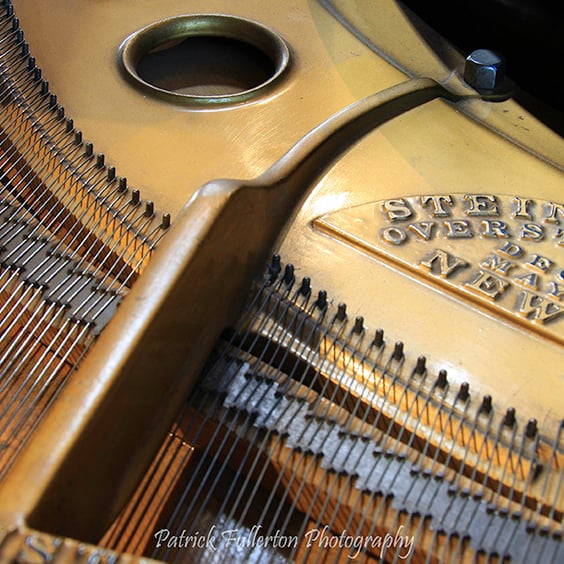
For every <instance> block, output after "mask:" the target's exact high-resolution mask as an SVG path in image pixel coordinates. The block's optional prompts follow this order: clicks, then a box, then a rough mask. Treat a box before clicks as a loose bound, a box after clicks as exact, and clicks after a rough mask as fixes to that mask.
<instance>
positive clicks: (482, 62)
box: [464, 49, 505, 90]
mask: <svg viewBox="0 0 564 564" xmlns="http://www.w3.org/2000/svg"><path fill="white" fill-rule="evenodd" d="M464 80H465V81H466V82H467V83H468V84H469V85H470V86H472V87H473V88H475V89H476V90H496V88H499V87H500V85H501V84H502V83H503V82H504V81H505V61H504V60H503V59H502V58H501V57H500V56H499V55H497V54H496V53H494V52H493V51H490V50H489V49H477V50H476V51H473V52H472V53H470V55H468V57H467V58H466V64H465V65H464Z"/></svg>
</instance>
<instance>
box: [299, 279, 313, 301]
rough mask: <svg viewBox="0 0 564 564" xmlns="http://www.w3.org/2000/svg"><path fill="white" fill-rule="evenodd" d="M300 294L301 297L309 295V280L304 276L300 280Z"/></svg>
mask: <svg viewBox="0 0 564 564" xmlns="http://www.w3.org/2000/svg"><path fill="white" fill-rule="evenodd" d="M300 293H301V294H302V295H303V296H309V295H310V294H311V278H309V277H308V276H305V277H304V278H303V279H302V285H301V286H300Z"/></svg>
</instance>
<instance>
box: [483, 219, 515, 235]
mask: <svg viewBox="0 0 564 564" xmlns="http://www.w3.org/2000/svg"><path fill="white" fill-rule="evenodd" d="M481 225H482V235H483V236H484V237H489V238H495V239H498V238H499V239H507V238H508V237H509V232H508V231H507V230H508V227H507V224H506V223H505V221H499V220H497V219H496V220H492V219H484V220H483V221H482V223H481Z"/></svg>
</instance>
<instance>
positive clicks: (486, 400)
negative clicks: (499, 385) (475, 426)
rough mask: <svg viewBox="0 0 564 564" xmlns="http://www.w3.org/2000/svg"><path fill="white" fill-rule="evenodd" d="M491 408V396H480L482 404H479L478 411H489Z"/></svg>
mask: <svg viewBox="0 0 564 564" xmlns="http://www.w3.org/2000/svg"><path fill="white" fill-rule="evenodd" d="M491 410H492V396H490V395H489V394H488V395H485V396H484V397H483V398H482V404H481V405H480V413H486V414H488V413H490V412H491Z"/></svg>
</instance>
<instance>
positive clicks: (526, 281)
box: [513, 274, 539, 290]
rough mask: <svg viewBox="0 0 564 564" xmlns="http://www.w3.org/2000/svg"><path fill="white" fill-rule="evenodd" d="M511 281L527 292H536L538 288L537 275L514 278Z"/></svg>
mask: <svg viewBox="0 0 564 564" xmlns="http://www.w3.org/2000/svg"><path fill="white" fill-rule="evenodd" d="M513 280H514V281H515V283H516V284H519V285H520V286H525V288H528V289H529V290H538V288H539V276H538V274H524V275H523V276H516V277H515V278H514V279H513Z"/></svg>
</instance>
